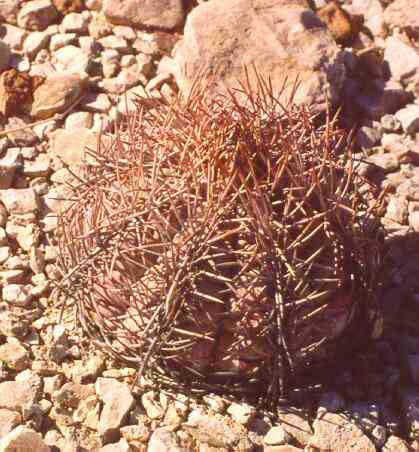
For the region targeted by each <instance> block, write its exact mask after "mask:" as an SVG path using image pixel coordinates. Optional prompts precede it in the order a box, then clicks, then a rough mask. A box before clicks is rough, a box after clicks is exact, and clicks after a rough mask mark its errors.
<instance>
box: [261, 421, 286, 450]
mask: <svg viewBox="0 0 419 452" xmlns="http://www.w3.org/2000/svg"><path fill="white" fill-rule="evenodd" d="M263 442H264V444H266V445H267V446H281V445H282V444H287V443H289V442H291V436H290V435H289V434H288V433H287V432H286V431H285V430H284V429H283V428H282V427H281V426H280V425H276V426H274V427H272V428H271V429H270V430H269V431H268V433H267V434H266V435H265V437H264V438H263Z"/></svg>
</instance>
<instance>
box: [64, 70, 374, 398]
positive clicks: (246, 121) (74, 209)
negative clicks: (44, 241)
mask: <svg viewBox="0 0 419 452" xmlns="http://www.w3.org/2000/svg"><path fill="white" fill-rule="evenodd" d="M257 79H258V82H257V85H256V86H251V84H250V82H248V78H247V79H245V80H244V82H241V83H238V88H237V89H236V90H234V91H228V92H224V93H221V92H219V93H218V94H216V95H214V94H211V95H209V94H208V93H209V92H210V91H211V90H209V89H208V87H209V84H211V83H212V79H211V77H208V76H205V77H204V76H202V77H200V78H199V79H197V81H196V83H195V85H194V87H193V89H192V90H191V92H190V94H189V96H188V97H187V98H186V99H185V98H182V97H181V96H179V97H176V98H173V99H162V100H161V101H159V103H158V105H155V108H151V109H150V108H147V109H145V108H142V107H141V103H139V104H138V109H137V111H136V113H135V114H130V115H128V117H127V120H126V123H125V125H124V126H123V127H121V128H120V129H119V131H118V133H116V134H115V137H114V140H113V142H112V144H110V145H109V146H107V147H100V148H99V149H97V150H96V151H95V153H94V157H95V164H92V165H90V166H88V167H87V168H86V173H87V175H86V180H85V181H83V183H80V185H79V186H78V187H77V188H76V189H75V199H74V201H73V202H72V203H71V205H70V206H69V207H68V209H67V210H66V211H65V212H64V213H63V215H62V217H61V220H60V226H59V233H58V242H59V250H60V252H59V255H60V268H61V270H62V273H63V279H62V281H61V284H60V287H61V289H62V290H64V291H66V292H67V293H68V296H69V297H71V298H73V299H74V300H75V306H76V312H77V318H78V320H79V322H80V325H81V327H82V328H83V330H84V331H85V332H86V333H87V334H88V335H89V336H90V337H91V338H92V339H93V340H94V341H95V342H96V343H98V344H100V346H102V347H103V346H105V348H106V349H108V350H109V351H110V352H112V353H114V354H115V355H116V356H117V357H118V358H120V359H123V360H125V361H126V362H128V363H131V364H132V365H134V366H135V367H137V368H138V371H139V374H140V375H146V376H147V377H148V378H150V379H151V380H152V381H153V382H155V384H158V385H162V386H164V387H172V388H176V389H177V390H179V389H182V388H183V389H185V390H188V391H190V392H192V393H197V394H200V393H204V392H207V391H212V392H218V393H222V394H232V395H234V396H239V397H242V396H245V397H250V398H254V397H256V398H259V399H260V400H262V401H264V402H266V403H268V404H276V403H277V402H278V401H279V400H281V399H284V398H286V397H288V396H289V393H290V391H293V390H300V389H303V388H305V387H307V386H310V385H313V384H314V383H316V382H318V381H320V380H321V379H322V378H323V377H324V376H325V375H327V374H328V372H327V370H328V369H334V368H335V367H336V366H337V365H339V363H340V362H341V361H342V357H344V358H346V357H348V356H349V354H350V353H352V352H354V351H356V350H357V348H358V347H359V346H360V345H362V344H364V343H365V342H366V341H368V340H369V339H370V338H371V335H372V334H375V333H373V331H374V328H375V326H376V324H377V318H379V306H378V303H377V296H376V294H377V288H378V286H379V278H378V275H379V271H378V270H379V267H380V265H381V242H380V229H379V228H378V227H377V222H376V221H375V217H374V206H372V205H371V203H369V202H368V200H367V199H366V197H365V195H364V194H363V191H362V190H361V187H362V186H364V185H365V183H366V182H365V181H364V180H362V178H361V177H360V176H359V175H358V174H357V172H356V171H355V166H356V164H355V161H354V159H353V157H352V154H351V152H350V147H349V144H348V140H347V139H346V138H347V137H346V135H345V133H344V132H343V131H341V130H339V129H338V128H337V126H336V119H330V118H329V119H327V120H326V122H325V124H324V125H317V124H316V123H317V122H318V121H317V119H316V117H315V115H313V114H312V113H311V112H310V108H309V106H297V105H294V104H293V102H292V97H291V98H290V99H288V100H285V101H284V100H282V102H283V103H281V101H280V99H281V97H280V96H279V97H278V96H274V94H273V90H272V86H271V85H270V83H269V81H267V80H264V79H262V78H261V77H259V76H258V77H257ZM149 106H150V102H148V107H149Z"/></svg>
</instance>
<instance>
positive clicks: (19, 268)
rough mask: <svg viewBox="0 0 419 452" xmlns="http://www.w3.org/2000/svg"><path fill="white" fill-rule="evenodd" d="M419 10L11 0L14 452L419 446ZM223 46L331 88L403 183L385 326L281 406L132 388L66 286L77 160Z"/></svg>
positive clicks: (8, 267)
mask: <svg viewBox="0 0 419 452" xmlns="http://www.w3.org/2000/svg"><path fill="white" fill-rule="evenodd" d="M271 3H274V4H275V5H272V4H271ZM278 5H280V6H278ZM296 5H297V6H296ZM339 5H340V6H339ZM295 8H297V9H295ZM298 8H300V9H298ZM418 12H419V0H394V1H391V0H348V1H342V2H340V3H334V2H326V1H323V0H317V1H312V2H306V1H305V0H299V1H296V0H294V1H291V0H281V1H278V2H266V1H262V0H258V1H256V0H254V1H251V0H234V1H231V2H227V1H222V0H210V1H209V2H203V1H198V2H187V1H185V2H182V1H181V0H155V1H146V0H126V1H122V0H121V1H119V0H103V1H102V0H33V1H24V0H0V23H1V25H0V287H1V294H2V297H1V298H2V299H1V301H0V451H2V452H3V451H4V452H5V451H9V452H11V451H27V450H29V448H30V449H31V450H33V451H48V450H60V451H67V452H70V451H94V450H100V451H103V452H113V451H115V452H117V451H118V452H119V451H120V452H125V451H146V450H147V451H149V452H151V451H153V452H158V451H166V450H167V451H195V450H197V451H200V452H204V451H205V452H209V451H215V450H219V451H228V450H236V451H238V450H242V451H251V450H264V451H266V452H280V451H282V452H292V451H299V450H301V451H302V450H306V451H307V452H308V451H312V452H315V451H337V450H340V451H380V450H382V451H386V452H404V451H409V450H413V451H417V450H419V390H418V385H419V327H418V325H419V322H418V321H417V319H418V318H419V317H418V316H419V283H418V278H417V272H418V271H419V240H418V235H417V234H418V232H419V41H418V39H419V13H418ZM320 19H321V20H322V21H323V22H324V23H326V24H327V28H326V26H325V25H324V23H323V22H321V21H320ZM284 36H285V38H284ZM214 61H215V62H217V63H223V64H225V67H226V68H227V69H226V70H225V71H224V74H223V76H224V81H225V82H226V83H227V84H229V82H230V81H231V80H233V79H234V77H236V76H237V75H240V71H241V67H240V64H241V63H243V62H246V61H247V62H249V61H255V62H256V63H257V66H258V69H259V70H260V71H261V72H262V74H269V75H271V76H272V79H273V81H274V83H275V82H278V83H279V80H280V79H281V78H283V76H284V75H286V74H287V75H289V76H290V77H293V76H295V75H296V74H297V73H299V74H300V77H301V80H302V89H301V95H299V96H300V97H299V98H298V99H297V100H298V101H301V102H302V101H310V102H311V103H313V104H314V105H315V107H316V108H318V109H319V110H324V108H325V97H324V93H325V91H326V92H328V95H329V99H330V100H331V101H332V103H334V105H335V106H341V107H342V122H343V124H344V125H345V126H347V127H353V126H355V127H356V144H357V149H358V151H359V154H358V155H359V156H360V157H362V158H363V159H364V160H365V162H367V163H363V164H362V165H361V166H360V170H361V171H363V172H364V173H365V174H368V175H369V176H370V177H371V178H372V179H373V180H374V181H375V183H377V184H379V185H380V186H381V187H382V188H385V187H386V188H387V193H388V202H387V204H386V207H385V209H384V211H383V217H382V222H383V224H384V225H385V226H386V228H387V230H388V235H387V239H386V240H387V243H388V256H387V259H388V261H389V264H390V268H391V271H390V272H389V275H388V277H387V279H386V281H385V289H386V290H385V291H384V293H383V295H382V306H383V310H384V314H385V328H384V335H383V336H382V338H381V339H380V340H378V341H377V342H376V343H375V344H374V346H373V347H372V349H371V350H368V351H366V353H365V356H363V357H361V358H360V362H359V367H357V368H352V369H349V370H346V371H345V372H344V373H342V375H341V377H340V378H339V380H338V381H337V384H336V388H333V390H329V391H327V392H324V393H321V394H319V395H317V396H315V397H312V398H307V399H305V400H303V403H300V404H299V407H298V408H294V407H281V408H280V411H279V412H278V413H277V414H278V417H277V418H276V419H274V418H272V417H270V416H269V415H268V414H267V413H263V412H262V411H261V410H257V409H256V408H255V407H252V406H250V405H248V404H245V403H237V402H229V401H227V400H224V399H222V398H221V397H219V396H215V395H211V394H209V395H207V396H206V397H203V398H202V399H201V400H195V399H190V398H188V397H186V396H184V395H183V396H182V395H179V396H176V397H172V396H170V395H168V394H166V393H163V392H158V391H156V390H153V388H149V387H147V386H141V385H140V386H136V387H132V383H133V379H134V377H135V372H136V370H135V369H133V368H129V367H124V365H123V364H121V363H118V362H116V361H115V360H113V359H111V358H109V357H108V356H105V355H104V354H103V353H102V352H101V351H100V350H98V349H95V348H94V347H93V346H92V344H90V343H89V341H87V340H86V339H85V338H82V337H80V335H79V332H78V331H77V330H76V329H75V327H74V322H73V321H72V318H71V314H70V313H68V315H67V314H66V316H64V321H63V322H61V323H60V322H59V316H60V306H59V305H57V302H54V300H53V299H52V298H51V297H50V294H51V289H52V287H53V285H54V282H55V281H57V280H58V279H59V278H60V274H59V272H58V271H57V270H56V268H55V265H54V263H55V260H56V254H57V252H56V249H55V248H54V246H53V245H52V244H51V242H50V241H49V240H48V237H51V236H53V234H54V230H55V228H56V226H57V213H58V212H59V210H60V209H61V208H62V207H63V204H65V199H66V198H68V197H69V196H70V195H71V189H70V187H69V185H68V184H69V182H71V177H72V176H71V174H70V173H69V171H68V169H67V166H68V165H70V167H71V168H72V169H73V170H74V171H75V172H76V173H77V172H78V168H79V166H80V165H81V163H82V161H83V159H84V157H85V156H86V152H85V148H86V146H90V147H94V146H95V145H96V143H97V137H98V132H99V131H102V132H104V133H109V134H111V133H112V132H113V131H114V126H115V124H116V123H117V122H118V121H119V120H120V119H123V117H124V115H125V114H126V113H127V111H131V110H132V108H133V102H132V101H133V99H134V97H135V95H136V94H139V95H145V94H146V93H148V95H150V96H152V97H153V96H154V97H159V96H161V95H162V94H163V95H165V96H167V95H171V93H173V92H176V91H177V89H178V88H180V89H182V90H187V89H188V86H189V85H190V82H191V73H192V75H193V72H194V70H197V68H198V66H199V65H200V64H202V63H209V64H211V63H213V62H214ZM185 65H187V66H188V68H189V69H191V71H189V74H188V73H187V71H184V70H183V68H184V67H185Z"/></svg>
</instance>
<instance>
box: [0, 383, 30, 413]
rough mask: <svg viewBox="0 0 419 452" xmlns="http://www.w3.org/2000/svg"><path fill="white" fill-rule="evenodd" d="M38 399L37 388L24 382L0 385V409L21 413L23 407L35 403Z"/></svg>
mask: <svg viewBox="0 0 419 452" xmlns="http://www.w3.org/2000/svg"><path fill="white" fill-rule="evenodd" d="M38 397H39V390H38V388H36V387H34V386H32V385H31V384H30V383H28V382H26V381H4V382H3V383H0V408H4V409H7V410H11V411H17V412H19V413H21V412H22V409H23V407H24V406H25V405H31V404H33V403H35V402H36V401H37V399H38Z"/></svg>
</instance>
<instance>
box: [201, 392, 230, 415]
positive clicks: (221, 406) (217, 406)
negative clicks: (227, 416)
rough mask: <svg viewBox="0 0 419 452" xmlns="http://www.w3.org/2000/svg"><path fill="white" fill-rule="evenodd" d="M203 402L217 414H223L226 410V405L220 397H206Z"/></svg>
mask: <svg viewBox="0 0 419 452" xmlns="http://www.w3.org/2000/svg"><path fill="white" fill-rule="evenodd" d="M203 400H204V402H205V403H206V404H207V405H208V407H209V408H210V409H211V410H212V411H214V412H215V413H219V414H223V413H224V411H225V410H226V403H225V401H224V400H223V399H222V398H221V397H220V396H217V395H206V396H204V398H203Z"/></svg>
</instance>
